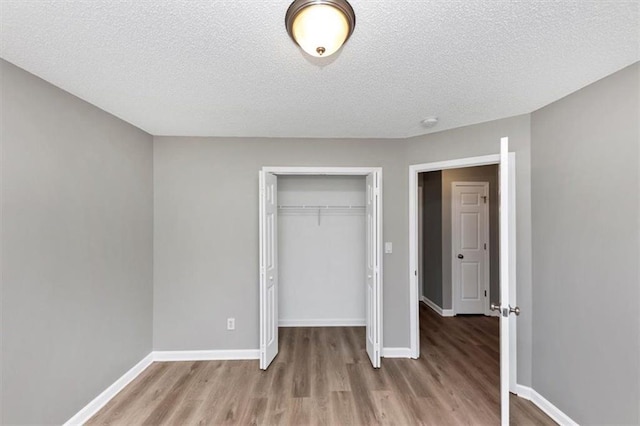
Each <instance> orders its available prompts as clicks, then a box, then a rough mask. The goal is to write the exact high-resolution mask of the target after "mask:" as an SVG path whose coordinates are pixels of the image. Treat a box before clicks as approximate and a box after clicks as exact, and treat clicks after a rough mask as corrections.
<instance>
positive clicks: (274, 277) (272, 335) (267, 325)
mask: <svg viewBox="0 0 640 426" xmlns="http://www.w3.org/2000/svg"><path fill="white" fill-rule="evenodd" d="M277 197H278V178H277V177H276V175H274V174H272V173H265V172H263V171H260V368H261V369H262V370H266V369H267V367H269V364H271V361H273V359H274V358H275V357H276V355H278V249H277V247H278V202H277Z"/></svg>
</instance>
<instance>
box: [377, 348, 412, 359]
mask: <svg viewBox="0 0 640 426" xmlns="http://www.w3.org/2000/svg"><path fill="white" fill-rule="evenodd" d="M382 356H383V357H384V358H411V348H382Z"/></svg>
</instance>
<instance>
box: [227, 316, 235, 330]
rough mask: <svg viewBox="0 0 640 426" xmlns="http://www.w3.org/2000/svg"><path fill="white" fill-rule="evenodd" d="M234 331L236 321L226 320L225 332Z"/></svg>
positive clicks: (233, 319) (232, 319)
mask: <svg viewBox="0 0 640 426" xmlns="http://www.w3.org/2000/svg"><path fill="white" fill-rule="evenodd" d="M235 329H236V319H235V318H227V330H235Z"/></svg>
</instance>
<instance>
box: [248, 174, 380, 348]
mask: <svg viewBox="0 0 640 426" xmlns="http://www.w3.org/2000/svg"><path fill="white" fill-rule="evenodd" d="M260 171H261V172H263V173H273V174H275V175H306V176H367V175H369V174H371V173H373V174H374V175H375V174H377V175H378V199H377V203H376V208H377V211H378V223H377V231H378V232H377V241H376V244H377V249H378V250H377V253H376V258H377V264H378V284H379V288H378V290H379V298H378V300H379V305H378V316H377V318H376V325H377V328H378V336H377V337H378V342H377V345H376V346H377V348H378V350H377V352H378V354H379V356H380V357H382V356H383V350H382V348H383V347H384V345H383V342H384V332H383V329H384V327H383V326H384V321H383V310H384V309H383V307H384V265H383V260H384V256H383V250H384V238H383V236H382V229H383V226H382V225H383V223H384V213H383V202H382V199H383V198H382V197H383V188H382V187H383V186H384V185H383V182H384V181H383V174H382V167H322V166H320V167H315V166H302V167H299V166H263V167H261V168H260ZM259 214H260V213H259ZM260 321H262V317H260Z"/></svg>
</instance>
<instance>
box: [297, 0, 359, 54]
mask: <svg viewBox="0 0 640 426" xmlns="http://www.w3.org/2000/svg"><path fill="white" fill-rule="evenodd" d="M284 22H285V25H286V27H287V32H288V33H289V35H290V36H291V38H292V39H293V41H295V42H296V43H297V44H298V46H300V47H301V48H302V50H304V51H305V52H307V53H308V54H309V55H312V56H317V57H325V56H329V55H331V54H333V53H335V52H336V51H338V49H340V47H342V45H343V44H344V43H345V42H346V41H347V40H348V39H349V36H351V34H352V33H353V29H354V28H355V26H356V14H355V13H354V12H353V8H352V7H351V5H350V4H349V3H348V2H347V1H346V0H295V1H294V2H293V3H291V6H289V9H287V14H286V15H285V18H284Z"/></svg>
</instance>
